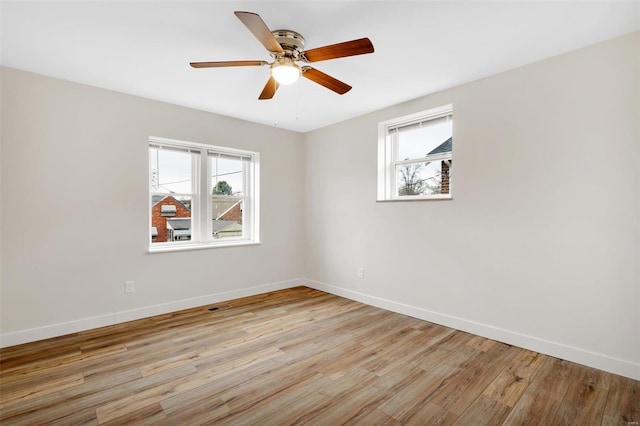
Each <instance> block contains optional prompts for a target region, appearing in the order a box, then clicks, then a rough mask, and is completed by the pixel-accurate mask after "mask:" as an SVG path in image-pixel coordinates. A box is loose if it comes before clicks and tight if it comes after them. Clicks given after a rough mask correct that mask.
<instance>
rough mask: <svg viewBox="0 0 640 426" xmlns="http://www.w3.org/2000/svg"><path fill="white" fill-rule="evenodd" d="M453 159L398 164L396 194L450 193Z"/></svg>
mask: <svg viewBox="0 0 640 426" xmlns="http://www.w3.org/2000/svg"><path fill="white" fill-rule="evenodd" d="M450 185H451V160H436V161H425V162H419V163H412V164H404V165H397V166H396V195H398V196H411V195H436V194H448V193H449V190H450Z"/></svg>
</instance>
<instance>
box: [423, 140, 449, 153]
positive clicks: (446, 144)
mask: <svg viewBox="0 0 640 426" xmlns="http://www.w3.org/2000/svg"><path fill="white" fill-rule="evenodd" d="M452 146H453V138H449V139H447V140H446V141H444V142H442V143H441V144H440V145H438V146H437V147H435V148H434V149H433V150H432V151H431V152H429V153H428V154H427V155H432V154H444V153H445V152H451V149H452Z"/></svg>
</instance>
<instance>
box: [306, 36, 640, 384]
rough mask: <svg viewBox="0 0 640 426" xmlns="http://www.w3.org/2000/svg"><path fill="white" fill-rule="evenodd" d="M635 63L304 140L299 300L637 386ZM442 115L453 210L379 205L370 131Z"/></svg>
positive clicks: (598, 61) (619, 42)
mask: <svg viewBox="0 0 640 426" xmlns="http://www.w3.org/2000/svg"><path fill="white" fill-rule="evenodd" d="M639 52H640V33H636V34H634V35H630V36H626V37H623V38H619V39H615V40H612V41H608V42H605V43H601V44H598V45H595V46H591V47H588V48H585V49H582V50H579V51H575V52H572V53H568V54H564V55H562V56H558V57H555V58H551V59H549V60H546V61H543V62H539V63H535V64H531V65H528V66H525V67H523V68H520V69H516V70H513V71H509V72H505V73H503V74H499V75H496V76H493V77H490V78H486V79H483V80H480V81H476V82H473V83H470V84H466V85H463V86H460V87H457V88H454V89H451V90H446V91H443V92H440V93H436V94H434V95H431V96H427V97H423V98H420V99H416V100H414V101H411V102H407V103H404V104H401V105H396V106H393V107H390V108H387V109H384V110H382V111H378V112H375V113H372V114H369V115H366V116H363V117H360V118H357V119H353V120H349V121H346V122H343V123H340V124H336V125H334V126H331V127H327V128H324V129H320V130H317V131H314V132H311V133H309V134H306V135H305V147H306V152H305V155H306V161H305V164H306V167H305V171H306V186H305V188H306V190H305V194H306V198H305V206H306V207H305V208H306V214H305V220H306V221H307V226H306V229H307V242H306V245H307V249H306V251H307V252H308V256H307V257H306V260H307V265H306V269H305V272H306V277H307V278H309V279H310V280H312V282H311V285H313V286H315V287H318V288H323V289H327V290H329V291H332V292H335V293H338V294H342V295H345V296H348V297H352V298H355V299H358V300H362V301H366V302H368V303H374V304H377V305H379V306H383V307H387V308H390V309H394V310H398V311H401V312H405V313H409V314H412V315H416V316H419V317H422V318H425V319H430V320H433V321H436V322H440V323H444V324H447V325H451V326H454V327H457V328H461V329H464V330H468V331H472V332H475V333H478V334H481V335H485V336H488V337H493V338H496V339H500V340H503V341H507V342H510V343H513V344H517V345H520V346H525V347H529V348H532V349H535V350H540V351H543V352H547V353H551V354H554V355H556V356H560V357H565V358H569V359H572V360H574V361H578V362H583V363H587V364H590V365H595V366H597V367H599V368H603V369H609V370H613V371H617V372H619V373H622V374H626V375H631V376H634V377H636V378H640V272H639V265H640V228H639V226H640V225H639V222H640V213H639V212H640V203H639V197H640V181H639V177H638V173H639V170H640V161H639V159H640V156H639V149H640V140H639V132H638V122H639V121H640V102H639V98H638V94H639V90H640V86H639V81H638V79H639V75H640V67H639V66H638V55H639ZM449 103H451V104H453V107H454V145H453V156H454V161H453V164H454V170H453V176H454V187H453V200H451V201H428V202H415V201H414V202H386V203H385V202H382V203H380V202H379V203H377V202H376V201H375V200H376V167H377V158H376V155H377V123H378V122H380V121H384V120H388V119H392V118H394V117H399V116H402V115H405V114H410V113H414V112H417V111H421V110H425V109H428V108H433V107H438V106H441V105H446V104H449ZM360 267H362V268H364V270H365V279H358V274H357V269H358V268H360Z"/></svg>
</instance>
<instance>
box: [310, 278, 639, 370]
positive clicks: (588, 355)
mask: <svg viewBox="0 0 640 426" xmlns="http://www.w3.org/2000/svg"><path fill="white" fill-rule="evenodd" d="M304 284H305V285H306V286H307V287H311V288H315V289H316V290H322V291H325V292H327V293H331V294H335V295H336V296H341V297H345V298H347V299H351V300H355V301H357V302H361V303H366V304H367V305H372V306H376V307H378V308H382V309H386V310H388V311H393V312H397V313H400V314H403V315H408V316H410V317H414V318H418V319H421V320H425V321H429V322H433V323H436V324H440V325H444V326H447V327H451V328H455V329H456V330H462V331H466V332H468V333H472V334H475V335H478V336H482V337H486V338H488V339H493V340H497V341H499V342H503V343H507V344H509V345H513V346H518V347H520V348H524V349H528V350H531V351H535V352H539V353H542V354H545V355H550V356H553V357H556V358H560V359H566V360H567V361H571V362H575V363H578V364H582V365H586V366H589V367H593V368H597V369H599V370H603V371H608V372H610V373H614V374H618V375H620V376H625V377H629V378H631V379H634V380H640V364H635V363H633V362H630V361H625V360H622V359H617V358H612V357H610V356H607V355H604V354H600V353H596V352H592V351H588V350H586V349H581V348H576V347H572V346H568V345H564V344H562V343H556V342H551V341H548V340H544V339H540V338H537V337H533V336H527V335H524V334H521V333H517V332H514V331H510V330H505V329H502V328H498V327H493V326H490V325H486V324H481V323H478V322H475V321H470V320H467V319H464V318H458V317H454V316H451V315H446V314H441V313H438V312H433V311H430V310H427V309H423V308H419V307H416V306H411V305H406V304H404V303H398V302H394V301H392V300H388V299H383V298H380V297H375V296H370V295H367V294H364V293H360V292H357V291H353V290H349V289H346V288H343V287H338V286H334V285H330V284H325V283H321V282H318V281H313V280H304Z"/></svg>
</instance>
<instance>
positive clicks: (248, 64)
mask: <svg viewBox="0 0 640 426" xmlns="http://www.w3.org/2000/svg"><path fill="white" fill-rule="evenodd" d="M189 65H191V66H192V67H193V68H218V67H258V66H262V65H269V62H266V61H218V62H189Z"/></svg>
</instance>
